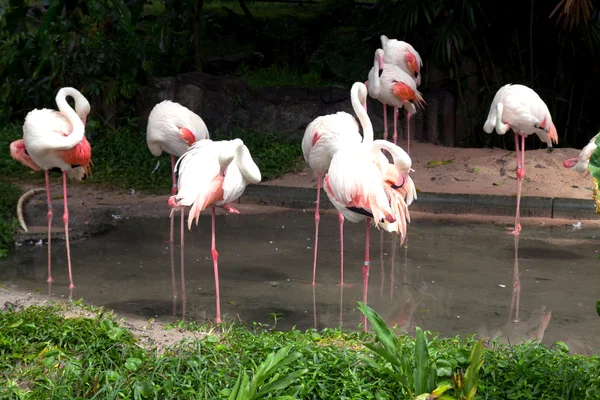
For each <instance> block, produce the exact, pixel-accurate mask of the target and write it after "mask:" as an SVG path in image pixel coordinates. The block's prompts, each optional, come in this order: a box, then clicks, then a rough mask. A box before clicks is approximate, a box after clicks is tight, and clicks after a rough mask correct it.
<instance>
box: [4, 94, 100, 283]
mask: <svg viewBox="0 0 600 400" xmlns="http://www.w3.org/2000/svg"><path fill="white" fill-rule="evenodd" d="M67 96H71V97H73V98H74V99H75V108H76V110H77V111H76V110H74V109H73V108H72V107H71V106H70V105H69V103H68V102H67ZM55 100H56V105H57V106H58V109H59V111H55V110H51V109H46V108H44V109H41V110H37V109H36V110H33V111H30V112H29V113H28V114H27V116H26V117H25V123H24V124H23V139H21V140H17V141H15V142H13V143H11V146H10V147H11V156H12V157H13V158H14V159H16V160H17V161H19V162H21V163H22V164H23V165H25V166H28V167H29V168H31V169H33V170H34V171H39V170H40V169H43V170H44V172H45V178H46V195H47V201H48V213H47V219H48V280H47V281H48V283H52V282H53V279H52V264H51V254H52V251H51V249H52V246H51V245H52V241H51V239H52V235H51V230H52V202H51V197H50V179H49V174H48V171H49V170H50V169H53V168H60V169H61V170H62V174H63V199H64V214H63V223H64V226H65V239H66V248H67V265H68V270H69V289H73V288H74V287H75V286H74V285H73V274H72V268H71V250H70V245H69V210H68V204H67V176H71V177H75V178H78V179H81V178H83V176H84V175H85V173H89V168H90V163H91V155H92V150H91V146H90V144H89V143H88V142H87V140H86V138H85V120H86V117H87V115H88V113H89V111H90V105H89V102H88V101H87V99H86V98H85V97H84V96H83V95H82V94H81V93H80V92H79V91H78V90H77V89H74V88H71V87H65V88H62V89H60V90H59V91H58V93H57V94H56V98H55ZM26 195H27V196H30V195H31V192H28V193H26ZM20 207H22V202H19V207H18V208H20ZM17 213H18V214H19V215H21V218H19V221H20V222H21V223H22V224H21V225H22V227H23V229H24V230H25V231H27V226H26V225H25V222H24V220H23V218H22V210H21V209H18V210H17Z"/></svg>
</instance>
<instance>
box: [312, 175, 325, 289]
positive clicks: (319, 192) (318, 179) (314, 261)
mask: <svg viewBox="0 0 600 400" xmlns="http://www.w3.org/2000/svg"><path fill="white" fill-rule="evenodd" d="M322 176H323V174H322V173H321V172H319V173H318V174H317V206H316V207H315V256H314V259H313V279H312V285H313V286H315V284H316V278H317V249H318V247H319V221H320V220H321V215H320V214H319V204H320V203H321V177H322Z"/></svg>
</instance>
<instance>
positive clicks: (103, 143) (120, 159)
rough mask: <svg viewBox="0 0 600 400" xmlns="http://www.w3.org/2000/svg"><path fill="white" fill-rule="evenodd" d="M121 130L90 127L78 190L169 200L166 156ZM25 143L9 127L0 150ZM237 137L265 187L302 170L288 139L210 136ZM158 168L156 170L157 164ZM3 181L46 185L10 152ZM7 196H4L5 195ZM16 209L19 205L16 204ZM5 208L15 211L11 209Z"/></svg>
mask: <svg viewBox="0 0 600 400" xmlns="http://www.w3.org/2000/svg"><path fill="white" fill-rule="evenodd" d="M122 126H123V127H121V128H118V129H116V128H114V127H112V126H110V125H108V124H103V123H100V122H98V121H89V122H88V124H87V127H86V135H87V137H88V140H89V141H90V143H91V145H92V161H93V163H94V165H93V167H92V176H91V177H89V178H87V179H86V180H84V181H82V182H81V183H78V184H85V185H90V184H98V185H105V186H108V187H120V188H124V189H135V190H136V191H138V192H141V193H148V194H166V193H169V190H170V187H171V182H172V178H171V159H170V156H169V155H167V154H165V153H163V155H162V156H161V157H159V158H156V157H154V156H153V155H152V154H151V153H150V150H148V146H147V144H146V134H145V128H141V127H140V126H139V123H138V121H137V120H129V121H126V123H123V124H122ZM20 137H22V131H21V126H20V125H17V124H12V125H7V126H6V127H5V128H4V129H2V130H1V131H0V148H2V149H8V146H9V144H10V142H12V141H13V140H15V139H18V138H20ZM234 137H239V138H241V139H242V140H244V143H245V144H246V145H247V146H248V148H249V149H250V153H251V154H252V156H253V157H254V158H255V159H256V160H257V161H258V165H259V168H260V170H261V173H262V177H263V181H265V180H269V179H274V178H277V177H279V176H281V175H284V174H286V173H288V172H293V171H296V170H298V168H299V167H300V166H301V165H302V158H301V156H302V150H301V147H300V143H299V142H298V141H291V140H287V139H285V138H284V137H283V136H282V135H279V134H275V133H270V132H260V133H259V132H255V131H245V130H242V129H237V130H236V131H234V132H228V133H219V132H216V133H214V134H211V138H212V139H214V140H222V139H231V138H234ZM158 161H160V165H159V167H158V168H157V169H156V170H155V167H156V165H157V162H158ZM0 175H2V176H6V177H11V179H12V181H13V182H14V181H17V180H28V181H32V182H36V183H40V184H42V183H43V182H44V174H43V173H42V172H33V171H31V170H30V169H29V168H27V167H25V166H23V165H21V164H20V163H18V162H17V161H15V160H13V159H12V158H10V155H9V154H8V151H5V152H3V153H2V155H1V156H0ZM3 192H4V191H3ZM0 200H1V199H0ZM15 203H16V200H15ZM7 207H9V208H10V207H12V206H11V205H10V204H8V206H7Z"/></svg>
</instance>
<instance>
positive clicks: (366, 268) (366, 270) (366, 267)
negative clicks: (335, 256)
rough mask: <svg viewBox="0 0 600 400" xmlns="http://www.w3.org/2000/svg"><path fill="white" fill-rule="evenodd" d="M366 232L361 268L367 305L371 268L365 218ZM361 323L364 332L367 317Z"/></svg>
mask: <svg viewBox="0 0 600 400" xmlns="http://www.w3.org/2000/svg"><path fill="white" fill-rule="evenodd" d="M366 222H367V230H366V235H365V236H366V239H365V263H364V265H363V267H362V274H363V303H365V305H366V304H367V289H368V286H369V269H370V266H371V262H370V261H369V243H370V241H371V223H370V222H371V219H370V218H367V220H366ZM363 323H364V329H365V332H366V331H367V317H366V316H363Z"/></svg>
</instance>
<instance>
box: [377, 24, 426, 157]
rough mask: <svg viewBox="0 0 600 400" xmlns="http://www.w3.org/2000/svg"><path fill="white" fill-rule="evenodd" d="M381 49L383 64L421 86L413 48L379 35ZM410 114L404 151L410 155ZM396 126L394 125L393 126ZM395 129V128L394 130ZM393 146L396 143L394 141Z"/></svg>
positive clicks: (396, 110) (407, 115)
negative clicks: (395, 66) (400, 71)
mask: <svg viewBox="0 0 600 400" xmlns="http://www.w3.org/2000/svg"><path fill="white" fill-rule="evenodd" d="M380 39H381V48H382V49H383V53H384V55H383V62H384V64H393V65H397V66H398V67H400V68H401V69H402V70H403V71H404V72H406V73H407V74H409V75H410V76H411V77H412V78H413V79H414V81H415V84H416V86H419V85H420V84H421V67H422V66H423V60H422V59H421V56H420V55H419V52H417V50H415V48H414V47H413V46H412V45H411V44H409V43H407V42H404V41H402V40H397V39H388V37H387V36H385V35H381V38H380ZM397 112H398V109H397V108H396V107H394V123H395V124H397V122H396V121H397V119H398V115H397ZM411 115H412V114H411V113H410V112H408V110H407V112H406V126H407V133H406V137H407V140H408V144H407V148H406V151H407V153H408V154H409V155H410V117H411ZM383 125H384V126H383V138H384V139H387V135H388V132H387V131H388V130H387V105H386V104H383ZM395 126H396V125H395ZM394 129H396V128H394ZM394 144H396V142H395V141H394Z"/></svg>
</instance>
